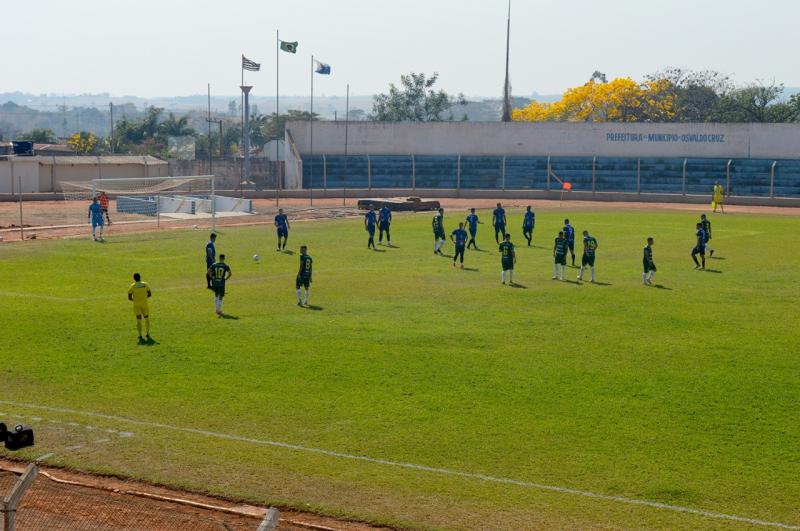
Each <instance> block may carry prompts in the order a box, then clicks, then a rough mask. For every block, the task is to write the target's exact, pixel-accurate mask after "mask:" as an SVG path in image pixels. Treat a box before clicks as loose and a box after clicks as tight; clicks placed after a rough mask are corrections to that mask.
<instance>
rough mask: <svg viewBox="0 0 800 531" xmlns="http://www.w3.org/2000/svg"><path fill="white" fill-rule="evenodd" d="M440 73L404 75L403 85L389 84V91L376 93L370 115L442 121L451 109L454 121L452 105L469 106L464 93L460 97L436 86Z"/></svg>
mask: <svg viewBox="0 0 800 531" xmlns="http://www.w3.org/2000/svg"><path fill="white" fill-rule="evenodd" d="M438 79H439V74H438V73H434V74H433V75H432V76H430V77H428V76H426V75H425V74H423V73H420V74H416V73H414V72H411V73H409V74H407V75H402V76H400V87H398V86H396V85H395V84H394V83H392V84H390V85H389V93H388V94H379V95H377V96H375V98H374V101H373V105H372V115H371V116H370V118H371V119H372V120H375V121H378V122H440V121H442V120H443V118H442V115H443V114H444V113H446V112H448V111H450V114H449V115H448V118H447V119H448V120H452V119H453V118H452V111H451V108H452V107H453V106H455V105H465V104H466V99H465V98H464V95H463V94H459V95H458V96H457V97H454V96H451V95H449V94H447V93H446V92H445V91H444V90H438V91H437V90H436V89H435V88H434V85H435V84H436V81H437V80H438Z"/></svg>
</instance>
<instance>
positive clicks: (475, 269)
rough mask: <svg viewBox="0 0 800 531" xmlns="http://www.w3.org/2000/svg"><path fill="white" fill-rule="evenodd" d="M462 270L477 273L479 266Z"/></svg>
mask: <svg viewBox="0 0 800 531" xmlns="http://www.w3.org/2000/svg"><path fill="white" fill-rule="evenodd" d="M462 271H469V272H470V273H477V272H478V271H479V270H478V268H477V267H465V268H464V269H463V270H462Z"/></svg>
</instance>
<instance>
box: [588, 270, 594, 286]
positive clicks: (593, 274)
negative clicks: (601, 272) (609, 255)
mask: <svg viewBox="0 0 800 531" xmlns="http://www.w3.org/2000/svg"><path fill="white" fill-rule="evenodd" d="M589 270H590V271H591V272H592V282H594V266H592V267H590V268H589Z"/></svg>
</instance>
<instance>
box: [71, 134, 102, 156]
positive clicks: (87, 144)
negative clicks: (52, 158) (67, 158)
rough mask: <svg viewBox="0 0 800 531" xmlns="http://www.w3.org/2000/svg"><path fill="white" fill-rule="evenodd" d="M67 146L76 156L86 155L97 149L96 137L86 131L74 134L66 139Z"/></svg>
mask: <svg viewBox="0 0 800 531" xmlns="http://www.w3.org/2000/svg"><path fill="white" fill-rule="evenodd" d="M67 146H69V147H70V149H72V150H73V151H75V152H76V153H77V154H78V155H88V154H89V153H91V152H92V151H94V148H95V147H97V136H96V135H95V134H94V133H87V132H86V131H82V132H80V133H75V134H74V135H72V136H70V137H69V138H68V139H67Z"/></svg>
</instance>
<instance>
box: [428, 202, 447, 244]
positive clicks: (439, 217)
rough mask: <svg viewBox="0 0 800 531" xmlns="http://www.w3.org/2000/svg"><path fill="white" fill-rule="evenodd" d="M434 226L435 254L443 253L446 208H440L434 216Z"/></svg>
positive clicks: (432, 223) (432, 222)
mask: <svg viewBox="0 0 800 531" xmlns="http://www.w3.org/2000/svg"><path fill="white" fill-rule="evenodd" d="M431 226H432V227H433V254H443V253H442V247H444V242H445V235H444V209H443V208H440V209H439V212H437V213H436V215H435V216H433V221H431Z"/></svg>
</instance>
